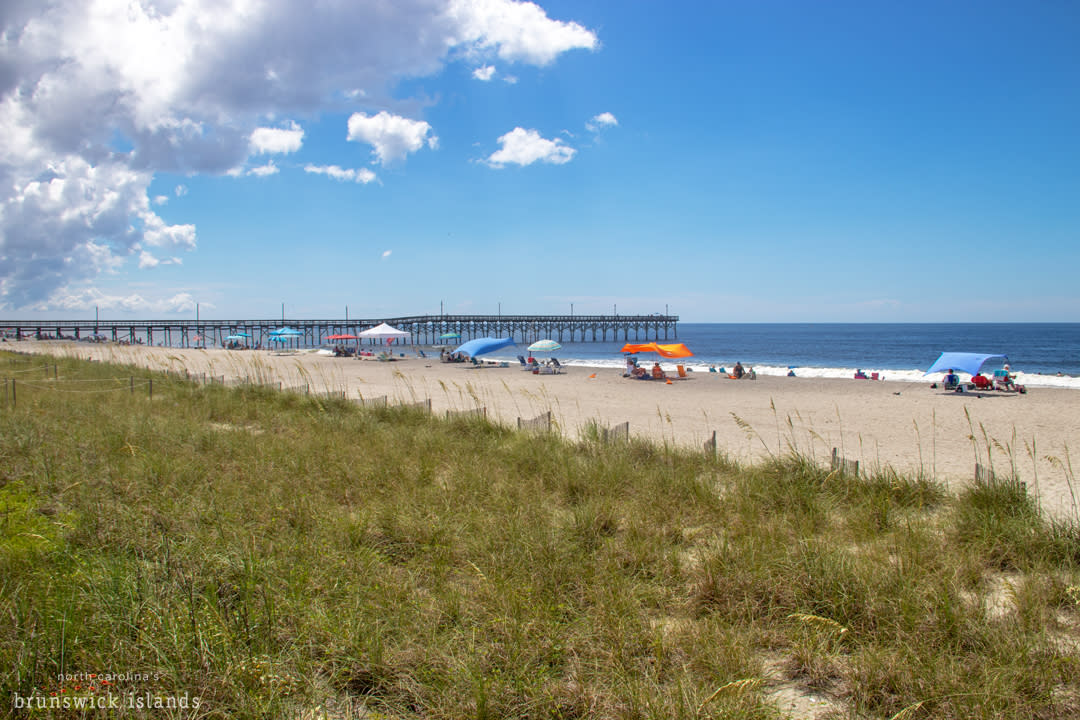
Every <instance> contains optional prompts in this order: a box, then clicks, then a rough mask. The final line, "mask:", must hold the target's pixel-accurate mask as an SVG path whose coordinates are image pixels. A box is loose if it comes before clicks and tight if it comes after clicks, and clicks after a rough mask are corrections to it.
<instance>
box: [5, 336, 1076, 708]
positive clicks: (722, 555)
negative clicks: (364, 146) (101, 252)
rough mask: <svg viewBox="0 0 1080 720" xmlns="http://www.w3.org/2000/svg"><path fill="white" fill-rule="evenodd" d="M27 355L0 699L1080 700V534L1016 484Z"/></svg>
mask: <svg viewBox="0 0 1080 720" xmlns="http://www.w3.org/2000/svg"><path fill="white" fill-rule="evenodd" d="M43 365H44V363H42V362H41V360H40V359H36V358H26V357H22V356H16V355H10V354H0V377H6V378H9V379H13V380H14V381H15V384H14V387H15V388H17V400H16V399H15V398H13V397H12V395H11V393H8V392H5V395H4V396H3V399H2V404H0V617H2V618H3V622H0V697H3V698H14V697H16V696H17V697H19V698H27V697H31V696H40V697H45V698H48V697H52V693H58V696H59V695H65V694H76V695H78V694H82V695H86V694H88V693H89V694H95V693H96V694H98V695H100V694H102V693H106V692H116V693H121V694H129V695H132V696H134V695H137V694H140V693H149V694H151V695H153V696H154V697H161V698H177V697H187V698H198V700H199V705H200V706H199V708H198V710H197V711H196V712H193V713H191V714H189V715H183V716H185V717H186V716H196V717H215V718H226V717H229V718H249V717H250V718H256V717H297V718H321V717H372V718H375V717H379V718H410V717H425V718H427V717H435V718H506V717H515V718H586V717H590V718H591V717H619V718H709V717H712V718H721V717H722V718H778V717H782V716H783V715H782V713H781V710H780V707H781V702H780V698H781V697H789V696H792V695H794V696H796V697H799V698H802V699H804V700H806V702H808V703H813V704H814V705H813V707H815V708H816V710H815V712H818V713H820V714H821V716H823V717H824V716H831V717H837V718H848V717H850V718H898V717H904V718H919V717H926V718H930V717H933V718H972V717H987V718H990V717H993V718H1033V717H1035V718H1072V717H1076V716H1077V715H1078V714H1080V679H1078V678H1080V653H1078V649H1077V648H1078V642H1080V530H1078V528H1077V527H1076V525H1075V524H1072V523H1062V522H1059V521H1049V520H1047V519H1046V518H1045V517H1043V515H1042V514H1041V513H1040V511H1039V510H1038V506H1037V504H1036V503H1035V502H1034V501H1033V500H1032V499H1031V497H1030V495H1029V494H1028V491H1027V489H1026V488H1025V487H1024V486H1023V485H1022V484H1020V483H1018V482H1009V481H1006V482H1001V483H987V484H980V485H977V486H972V487H969V488H965V489H963V490H961V491H960V492H959V493H957V494H952V493H948V492H946V490H945V489H944V488H943V487H942V486H940V485H938V484H937V483H936V482H935V481H934V480H933V478H931V477H925V476H922V475H920V476H919V477H914V478H911V477H905V476H903V475H899V474H897V473H895V472H891V471H888V470H883V471H880V472H874V473H871V474H870V475H869V476H865V475H863V476H859V477H853V476H851V475H849V474H845V473H841V472H837V471H833V472H830V471H828V470H827V469H822V468H820V467H818V466H817V465H816V464H815V463H814V462H813V461H812V460H811V459H810V458H809V457H808V456H806V455H802V454H800V453H799V452H798V449H797V447H796V448H793V449H790V450H789V451H788V452H786V453H780V452H777V453H776V454H775V455H774V456H773V457H771V458H770V459H769V460H767V461H765V462H763V463H760V464H757V465H752V466H751V465H744V464H740V463H737V462H733V461H731V460H730V459H727V458H725V457H723V456H721V457H719V458H717V457H714V456H708V455H706V454H705V453H696V452H691V451H689V450H686V449H684V448H679V447H676V446H675V445H674V443H667V444H662V445H657V444H650V443H645V442H642V441H640V440H636V439H633V438H631V439H630V440H629V441H625V442H617V443H606V442H603V438H602V436H601V435H600V434H599V433H597V432H595V431H594V432H591V433H589V432H586V433H584V434H583V436H582V437H581V438H570V439H567V438H563V437H561V436H560V435H558V434H556V433H550V434H543V433H540V434H537V433H524V432H518V431H515V430H511V429H508V428H505V427H502V426H499V425H496V424H492V423H490V422H488V421H487V420H485V419H483V418H472V417H470V418H455V419H449V420H448V419H441V418H437V417H435V416H432V415H431V414H429V413H427V412H424V411H422V410H417V409H414V408H404V407H393V406H390V407H380V406H358V405H357V404H355V403H353V402H349V401H348V400H345V399H341V398H327V397H316V396H307V395H305V394H303V393H291V392H279V391H277V390H276V389H269V388H265V387H260V386H259V385H257V384H252V385H249V386H241V387H231V388H230V387H224V386H222V385H221V384H210V385H207V384H203V383H197V382H192V381H189V380H186V379H178V378H177V377H176V376H166V375H164V374H161V373H157V372H151V371H149V370H145V369H138V368H134V367H121V366H119V365H111V364H107V363H90V362H86V361H80V360H76V359H74V358H62V359H58V360H56V361H55V364H54V363H53V362H52V361H50V363H49V365H50V366H52V369H51V370H49V369H48V366H46V367H45V368H42V366H43ZM11 387H12V386H11V385H10V383H9V384H6V385H5V390H6V391H7V390H9V389H10V388H11ZM125 673H126V674H128V676H127V677H125V676H124V674H125ZM90 674H94V675H97V676H98V677H97V678H89V675H90ZM109 674H114V675H116V676H118V677H119V679H117V680H115V681H114V684H113V685H109V686H104V685H102V684H101V680H100V677H101V676H102V675H105V676H108V675H109ZM132 674H134V675H136V677H135V678H134V679H132V678H131V677H130V675H132ZM73 676H74V677H76V679H75V680H71V679H70V678H71V677H73ZM76 686H78V688H77V689H76ZM91 687H92V689H91ZM61 691H62V692H61ZM0 712H5V713H6V712H10V713H12V714H14V715H15V716H27V717H30V716H41V714H40V713H38V714H36V715H35V713H34V712H32V711H28V710H20V709H19V708H17V707H15V705H14V704H9V705H7V706H4V707H3V709H2V710H0ZM807 712H809V711H807ZM121 714H122V713H121ZM176 716H181V715H180V714H177V715H176ZM800 716H803V715H800Z"/></svg>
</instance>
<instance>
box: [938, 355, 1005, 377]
mask: <svg viewBox="0 0 1080 720" xmlns="http://www.w3.org/2000/svg"><path fill="white" fill-rule="evenodd" d="M990 358H1003V359H1005V360H1008V359H1009V358H1008V357H1007V356H1005V355H995V354H989V353H969V352H943V353H941V357H939V358H938V359H937V360H935V361H934V364H933V365H931V366H930V369H929V370H927V371H926V373H925V374H926V375H929V374H930V373H936V372H945V371H946V370H960V371H961V372H966V373H967V374H968V375H978V374H979V371H980V370H982V366H983V364H984V363H985V362H986V361H987V360H989V359H990Z"/></svg>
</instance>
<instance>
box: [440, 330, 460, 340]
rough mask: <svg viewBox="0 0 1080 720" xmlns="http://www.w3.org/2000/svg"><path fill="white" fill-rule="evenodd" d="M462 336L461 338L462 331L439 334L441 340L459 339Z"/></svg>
mask: <svg viewBox="0 0 1080 720" xmlns="http://www.w3.org/2000/svg"><path fill="white" fill-rule="evenodd" d="M460 338H461V333H453V332H451V333H443V334H442V335H440V336H439V339H440V340H459V339H460Z"/></svg>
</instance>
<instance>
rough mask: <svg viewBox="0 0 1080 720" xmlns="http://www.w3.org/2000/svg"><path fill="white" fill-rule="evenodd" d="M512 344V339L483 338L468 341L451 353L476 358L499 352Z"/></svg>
mask: <svg viewBox="0 0 1080 720" xmlns="http://www.w3.org/2000/svg"><path fill="white" fill-rule="evenodd" d="M513 344H514V338H491V337H483V338H476V339H475V340H470V341H469V342H467V343H465V344H464V345H462V346H460V347H458V349H456V350H454V351H453V352H455V353H461V354H463V355H468V356H469V357H476V356H477V355H483V354H484V353H489V352H494V351H496V350H501V349H502V348H504V347H509V346H511V345H513Z"/></svg>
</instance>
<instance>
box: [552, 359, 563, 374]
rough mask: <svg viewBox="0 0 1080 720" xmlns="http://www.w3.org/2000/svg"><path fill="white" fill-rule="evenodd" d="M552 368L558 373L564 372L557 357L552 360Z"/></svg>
mask: <svg viewBox="0 0 1080 720" xmlns="http://www.w3.org/2000/svg"><path fill="white" fill-rule="evenodd" d="M551 367H553V368H555V372H556V373H561V372H562V371H563V366H562V363H561V362H559V358H557V357H553V358H551Z"/></svg>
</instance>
